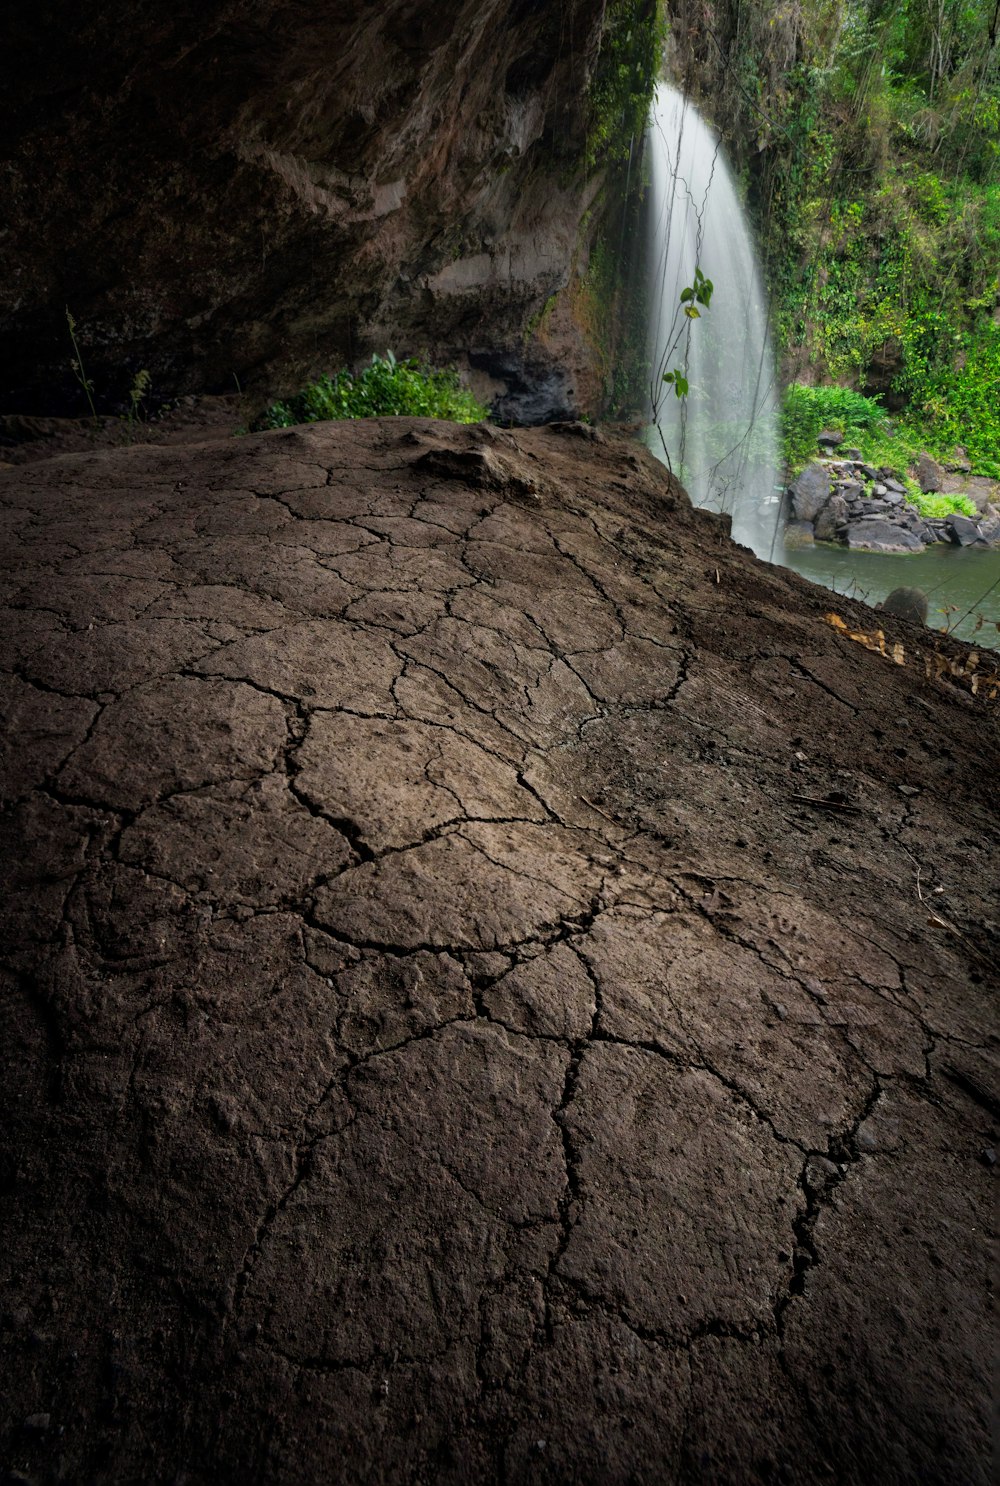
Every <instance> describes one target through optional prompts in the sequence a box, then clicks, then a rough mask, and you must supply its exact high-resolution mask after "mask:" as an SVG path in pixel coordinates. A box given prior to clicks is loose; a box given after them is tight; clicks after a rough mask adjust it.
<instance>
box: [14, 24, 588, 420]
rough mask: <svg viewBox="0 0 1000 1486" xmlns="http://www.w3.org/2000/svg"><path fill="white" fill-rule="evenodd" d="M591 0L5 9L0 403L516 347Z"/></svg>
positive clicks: (580, 83) (46, 404)
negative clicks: (143, 374)
mask: <svg viewBox="0 0 1000 1486" xmlns="http://www.w3.org/2000/svg"><path fill="white" fill-rule="evenodd" d="M604 11H605V3H604V0H560V3H559V4H553V3H549V0H434V3H433V4H431V3H428V0H380V3H377V4H376V3H372V0H344V3H341V4H338V5H335V6H316V5H305V4H300V3H290V0H257V3H253V0H215V3H207V4H206V3H198V4H193V3H188V4H185V3H183V0H182V3H177V0H170V3H166V0H152V3H150V4H148V5H145V6H143V7H141V8H138V7H136V6H134V5H126V4H124V3H121V0H111V3H106V4H103V5H101V6H99V7H80V6H78V5H71V4H69V3H65V0H63V3H60V0H56V3H52V4H49V5H47V6H44V5H43V6H42V7H38V6H36V7H34V8H32V9H27V8H26V9H24V10H23V11H21V13H20V14H19V15H18V16H17V17H16V19H15V20H14V21H13V22H9V21H8V22H5V31H6V37H5V50H6V53H7V59H8V61H9V62H10V61H12V62H13V66H12V67H10V68H9V69H8V77H7V78H6V79H5V87H4V93H3V98H4V102H3V104H2V105H0V107H2V109H3V112H4V114H5V115H6V117H5V118H4V119H3V131H2V137H3V153H4V155H5V156H6V159H5V160H4V161H3V162H2V163H3V169H2V171H0V221H2V223H3V230H2V231H0V346H2V349H0V406H2V407H3V408H4V409H5V410H7V411H32V412H45V411H56V412H63V411H68V410H70V409H71V408H73V407H74V406H75V407H76V408H77V410H83V409H82V408H81V402H82V394H81V392H80V389H79V387H78V386H77V383H76V380H75V379H74V376H73V373H72V368H71V365H70V362H71V359H72V355H73V352H72V347H71V345H70V339H69V334H68V328H67V324H66V316H65V308H66V306H67V305H68V306H69V307H70V309H71V310H72V312H73V314H74V316H75V318H76V321H77V326H78V331H77V334H78V337H79V340H80V346H81V350H82V353H83V360H84V366H85V369H86V373H87V375H88V376H89V377H90V378H91V379H92V381H93V382H94V386H95V395H96V397H97V400H98V403H99V405H100V404H101V403H105V404H109V405H111V404H113V403H114V401H115V399H116V398H117V399H121V398H122V397H123V396H124V395H125V393H126V392H127V388H128V385H129V382H130V381H131V378H132V376H133V375H134V373H135V372H136V371H138V370H139V369H140V368H145V369H147V370H148V371H149V372H150V374H151V376H152V379H153V390H154V394H155V393H159V394H160V395H161V396H162V395H165V394H173V393H179V392H185V391H193V390H203V389H209V390H211V389H213V388H214V389H221V388H225V387H228V388H229V389H230V390H232V389H233V387H234V378H238V379H239V382H240V384H241V385H242V386H244V387H245V386H247V385H248V384H249V385H250V386H251V387H254V386H257V387H261V388H267V390H269V391H270V390H274V389H276V388H278V387H281V386H284V387H287V386H290V385H292V384H293V383H294V382H295V381H296V380H297V379H301V377H302V376H303V375H305V374H306V373H310V372H316V371H318V370H320V369H322V368H324V367H328V366H331V365H335V364H343V363H344V362H345V361H351V360H356V359H357V358H359V357H361V356H364V355H365V354H366V353H367V352H368V351H370V350H372V349H379V350H384V349H385V348H386V347H387V346H391V347H392V348H393V349H396V350H402V351H407V352H409V351H413V350H422V351H426V352H428V353H429V354H431V355H433V356H436V357H438V358H439V359H444V358H447V357H453V356H454V355H456V354H457V353H458V352H460V351H466V350H472V351H477V350H479V351H481V352H484V353H494V352H496V350H497V349H498V348H500V349H501V350H502V349H504V348H507V349H508V350H512V349H513V348H515V347H516V346H517V344H518V343H519V340H520V338H521V336H522V334H523V331H524V327H525V324H526V322H527V321H528V319H529V318H530V316H531V315H532V314H533V313H535V312H537V310H538V309H539V308H540V307H541V306H542V305H543V304H544V303H545V300H546V298H547V296H548V295H550V294H551V293H552V292H553V291H554V290H555V289H557V288H558V287H560V286H561V285H562V284H563V283H564V282H565V281H566V278H567V276H568V273H569V270H570V263H571V259H572V254H573V247H574V243H575V241H576V237H577V232H578V228H579V223H580V218H581V216H582V214H583V212H584V211H585V210H586V208H587V206H588V205H589V200H590V198H591V197H592V194H593V189H594V186H593V182H591V183H590V185H589V186H588V183H587V182H586V180H585V179H583V178H582V170H581V166H580V162H581V160H582V158H583V153H584V144H585V135H586V87H587V81H588V78H589V76H590V74H591V71H592V68H593V64H594V61H595V58H596V55H597V51H598V47H599V40H600V32H601V25H602V22H603V19H604Z"/></svg>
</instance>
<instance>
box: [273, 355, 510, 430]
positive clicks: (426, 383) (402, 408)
mask: <svg viewBox="0 0 1000 1486" xmlns="http://www.w3.org/2000/svg"><path fill="white" fill-rule="evenodd" d="M393 415H401V416H408V417H411V418H445V419H447V420H448V421H449V422H451V423H481V422H482V421H483V419H484V418H486V417H488V409H487V408H485V407H484V406H483V405H482V403H480V402H478V401H477V400H476V398H475V397H473V395H472V393H471V392H469V391H468V389H467V388H465V387H463V386H462V385H461V383H460V382H459V379H458V372H457V371H455V370H453V369H448V370H444V371H438V370H435V369H434V368H432V367H429V366H426V365H424V364H423V363H422V362H420V361H417V360H415V359H412V358H411V359H410V360H408V361H397V360H396V358H395V356H394V355H393V354H392V352H391V351H387V352H386V353H385V356H384V357H383V356H379V355H377V354H376V355H374V356H373V357H372V359H371V365H370V366H366V367H365V369H364V371H361V372H358V373H357V374H355V373H354V372H350V371H339V372H335V373H334V375H333V376H325V377H320V379H319V380H318V381H317V382H313V383H311V384H310V385H309V386H308V387H304V388H303V389H302V391H301V392H298V393H296V395H295V396H294V397H290V398H288V399H287V400H286V401H283V402H275V403H272V404H271V406H270V407H269V408H267V409H265V411H264V412H263V413H262V414H261V415H260V417H259V418H258V419H257V420H256V422H255V423H254V429H255V431H256V430H260V429H265V428H289V427H291V426H292V424H295V423H322V422H326V421H327V420H329V419H332V418H385V417H392V416H393Z"/></svg>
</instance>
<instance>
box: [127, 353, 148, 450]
mask: <svg viewBox="0 0 1000 1486" xmlns="http://www.w3.org/2000/svg"><path fill="white" fill-rule="evenodd" d="M151 383H152V378H151V376H150V375H149V372H148V371H145V370H143V371H137V372H136V374H135V376H134V377H133V379H132V385H131V387H130V388H129V390H128V409H127V411H126V413H125V438H126V442H127V443H129V444H130V443H131V442H132V439H133V437H134V435H135V425H136V424H137V423H139V422H141V421H144V420H143V417H142V403H143V400H144V399H145V397H146V395H147V394H148V392H149V389H150V385H151Z"/></svg>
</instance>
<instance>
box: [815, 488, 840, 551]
mask: <svg viewBox="0 0 1000 1486" xmlns="http://www.w3.org/2000/svg"><path fill="white" fill-rule="evenodd" d="M846 525H847V502H846V501H845V499H844V497H843V496H842V495H831V497H830V499H829V501H828V502H827V504H826V505H825V506H824V507H823V509H822V511H820V513H819V515H818V516H817V517H816V540H817V542H835V541H836V540H837V537H838V534H839V533H840V531H841V530H842V529H843V528H844V527H845V526H846Z"/></svg>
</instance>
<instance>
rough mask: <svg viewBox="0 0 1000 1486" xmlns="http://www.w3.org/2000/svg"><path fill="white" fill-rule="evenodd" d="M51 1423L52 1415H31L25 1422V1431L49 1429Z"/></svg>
mask: <svg viewBox="0 0 1000 1486" xmlns="http://www.w3.org/2000/svg"><path fill="white" fill-rule="evenodd" d="M51 1423H52V1415H51V1414H29V1415H28V1417H27V1419H25V1421H24V1427H25V1429H38V1430H45V1429H48V1427H49V1425H50V1424H51Z"/></svg>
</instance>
